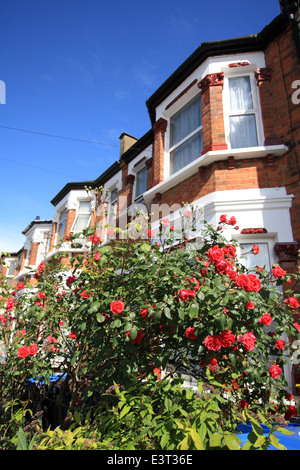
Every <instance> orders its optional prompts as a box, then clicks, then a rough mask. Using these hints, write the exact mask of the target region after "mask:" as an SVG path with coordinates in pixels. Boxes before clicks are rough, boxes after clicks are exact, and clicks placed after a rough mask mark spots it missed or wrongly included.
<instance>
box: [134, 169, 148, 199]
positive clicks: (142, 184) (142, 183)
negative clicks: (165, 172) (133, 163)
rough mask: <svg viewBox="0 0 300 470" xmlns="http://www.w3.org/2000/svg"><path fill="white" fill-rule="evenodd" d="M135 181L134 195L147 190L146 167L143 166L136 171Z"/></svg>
mask: <svg viewBox="0 0 300 470" xmlns="http://www.w3.org/2000/svg"><path fill="white" fill-rule="evenodd" d="M135 182H136V189H135V197H138V196H140V195H141V194H143V193H144V192H145V191H146V190H147V168H146V167H145V166H144V167H143V168H142V169H141V170H140V171H138V172H137V174H136V177H135Z"/></svg>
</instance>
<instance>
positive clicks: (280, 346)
mask: <svg viewBox="0 0 300 470" xmlns="http://www.w3.org/2000/svg"><path fill="white" fill-rule="evenodd" d="M284 346H285V341H283V339H278V340H277V341H275V347H276V348H277V349H279V350H280V349H284Z"/></svg>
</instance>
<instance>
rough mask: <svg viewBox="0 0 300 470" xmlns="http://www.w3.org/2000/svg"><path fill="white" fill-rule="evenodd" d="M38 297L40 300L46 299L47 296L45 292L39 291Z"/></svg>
mask: <svg viewBox="0 0 300 470" xmlns="http://www.w3.org/2000/svg"><path fill="white" fill-rule="evenodd" d="M37 298H38V299H39V300H42V299H45V298H46V294H45V292H38V294H37Z"/></svg>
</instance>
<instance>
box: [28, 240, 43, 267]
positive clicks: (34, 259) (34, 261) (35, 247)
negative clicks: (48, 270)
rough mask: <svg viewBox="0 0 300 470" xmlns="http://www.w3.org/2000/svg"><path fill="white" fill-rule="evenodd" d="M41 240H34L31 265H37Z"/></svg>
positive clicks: (29, 262)
mask: <svg viewBox="0 0 300 470" xmlns="http://www.w3.org/2000/svg"><path fill="white" fill-rule="evenodd" d="M39 246H40V242H32V247H31V252H30V257H29V261H28V264H29V265H30V266H35V264H36V260H37V254H38V251H39Z"/></svg>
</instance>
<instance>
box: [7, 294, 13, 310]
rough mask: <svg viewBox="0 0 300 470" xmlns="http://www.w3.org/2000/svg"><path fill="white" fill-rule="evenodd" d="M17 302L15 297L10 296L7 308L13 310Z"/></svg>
mask: <svg viewBox="0 0 300 470" xmlns="http://www.w3.org/2000/svg"><path fill="white" fill-rule="evenodd" d="M14 304H15V301H14V298H13V297H9V298H8V300H7V303H6V310H11V309H12V308H13V306H14Z"/></svg>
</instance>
